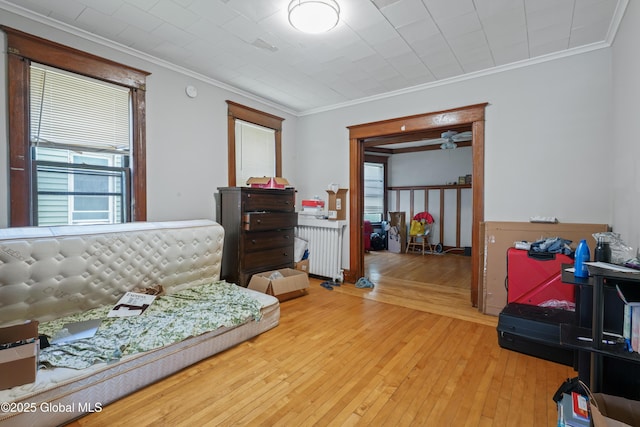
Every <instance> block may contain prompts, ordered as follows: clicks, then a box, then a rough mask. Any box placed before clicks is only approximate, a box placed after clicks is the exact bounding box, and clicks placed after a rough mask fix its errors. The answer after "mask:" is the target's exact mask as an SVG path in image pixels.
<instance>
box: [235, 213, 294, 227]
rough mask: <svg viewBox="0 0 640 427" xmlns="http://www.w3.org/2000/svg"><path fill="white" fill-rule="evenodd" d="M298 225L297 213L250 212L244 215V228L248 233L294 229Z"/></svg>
mask: <svg viewBox="0 0 640 427" xmlns="http://www.w3.org/2000/svg"><path fill="white" fill-rule="evenodd" d="M296 225H298V214H297V213H295V212H249V213H245V214H244V215H242V228H244V230H246V231H262V230H277V229H287V228H294V227H295V226H296Z"/></svg>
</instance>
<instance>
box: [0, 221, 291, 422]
mask: <svg viewBox="0 0 640 427" xmlns="http://www.w3.org/2000/svg"><path fill="white" fill-rule="evenodd" d="M223 238H224V230H223V228H222V227H221V226H220V225H219V224H217V223H216V222H214V221H210V220H192V221H169V222H139V223H128V224H118V225H96V226H58V227H37V228H36V227H21V228H20V227H19V228H7V229H0V326H8V325H12V324H19V323H23V322H25V321H29V320H37V321H38V322H40V325H39V332H40V334H43V335H46V336H47V337H48V338H49V339H52V340H53V339H54V338H55V335H56V331H60V330H61V329H64V325H66V324H67V323H68V322H71V323H73V322H75V321H84V320H86V319H95V318H100V319H102V320H101V324H100V328H99V329H98V332H96V334H95V336H94V337H93V338H89V339H90V340H91V339H93V340H95V339H97V340H102V341H96V342H100V343H107V344H105V345H102V346H101V345H98V344H91V341H88V342H87V343H85V344H84V347H82V348H80V350H78V348H74V346H75V347H79V346H81V345H83V342H84V341H85V340H78V341H71V342H69V343H65V344H63V345H52V346H50V347H46V348H42V349H41V350H40V364H39V366H40V369H39V370H38V372H37V376H36V381H35V382H34V383H29V384H24V385H19V386H16V387H13V388H10V389H5V390H0V402H2V403H4V406H3V407H2V410H0V424H2V425H3V426H5V425H9V426H13V425H15V426H24V425H58V424H62V423H65V422H68V421H70V420H72V419H74V418H77V417H79V416H81V415H83V414H85V413H88V412H92V411H96V410H100V409H101V408H102V407H104V406H105V405H107V404H108V403H110V402H113V401H114V400H117V399H118V398H120V397H122V396H125V395H127V394H129V393H132V392H133V391H135V390H137V389H139V388H142V387H144V386H146V385H148V384H151V383H153V382H154V381H157V380H159V379H161V378H163V377H166V376H168V375H170V374H172V373H174V372H176V371H178V370H180V369H182V368H185V367H187V366H189V365H191V364H193V363H196V362H198V361H200V360H202V359H205V358H207V357H209V356H211V355H214V354H216V353H218V352H220V351H223V350H225V349H227V348H230V347H232V346H234V345H236V344H238V343H240V342H243V341H245V340H248V339H250V338H252V337H255V336H257V335H259V334H261V333H263V332H265V331H267V330H269V329H271V328H273V327H275V326H277V324H278V322H279V317H280V306H279V303H278V300H277V299H276V298H275V297H272V296H270V295H266V294H262V293H259V292H255V291H252V290H250V289H245V288H242V287H239V286H236V285H234V284H228V283H226V282H224V281H220V280H219V277H220V263H221V259H222V247H223ZM129 291H135V292H137V293H159V295H156V297H155V298H156V299H155V300H154V301H153V303H152V304H151V305H150V306H149V308H147V309H146V310H145V311H144V312H143V313H142V314H141V315H139V316H131V319H124V318H119V317H116V318H109V317H108V312H109V311H110V310H111V309H113V308H114V305H116V303H118V301H119V300H120V298H121V297H122V296H123V295H124V294H125V293H127V292H129ZM172 304H174V305H176V307H177V308H176V310H175V313H178V314H177V315H176V314H171V315H169V314H168V313H169V309H168V308H167V307H169V306H172ZM207 310H208V311H207ZM144 319H146V320H144ZM128 320H131V322H133V323H126V321H128ZM123 322H125V323H123ZM136 322H137V323H141V324H143V326H142V327H141V329H140V330H138V329H135V328H137V327H138V326H139V325H138V326H132V325H135V324H136ZM112 325H116V326H117V328H116V332H115V334H116V336H118V335H117V334H118V333H122V331H129V335H131V336H132V337H133V338H130V337H129V338H127V340H124V341H117V342H116V343H115V344H113V343H112V342H111V341H109V340H111V339H112V336H110V335H109V333H112V332H103V331H106V329H107V326H109V327H111V326H112ZM145 328H146V329H145ZM134 330H135V331H136V332H135V333H134V332H132V331H134ZM155 331H162V332H163V333H161V334H160V333H154V332H155ZM167 331H171V332H167ZM164 332H166V334H165V333H164ZM121 335H122V334H121ZM164 335H170V337H163V336H164ZM160 338H162V339H160ZM110 345H111V346H112V347H109V346H110ZM66 346H69V350H68V351H67V350H61V349H62V348H66ZM88 347H96V348H97V349H98V350H99V351H98V353H97V354H94V353H91V354H90V355H89V356H87V354H86V351H85V350H86V349H87V348H88ZM112 350H113V351H112ZM100 351H101V353H100ZM78 354H80V355H81V357H79V356H78ZM7 403H8V404H9V405H8V406H7Z"/></svg>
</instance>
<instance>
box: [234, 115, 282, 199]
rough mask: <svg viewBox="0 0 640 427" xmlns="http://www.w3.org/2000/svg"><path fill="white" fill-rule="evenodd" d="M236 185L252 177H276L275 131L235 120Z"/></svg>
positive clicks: (242, 183)
mask: <svg viewBox="0 0 640 427" xmlns="http://www.w3.org/2000/svg"><path fill="white" fill-rule="evenodd" d="M235 134H236V185H239V186H240V185H244V184H245V183H246V182H247V180H248V179H249V178H251V177H252V176H257V177H260V176H276V150H275V131H274V130H273V129H269V128H265V127H263V126H258V125H254V124H252V123H248V122H245V121H242V120H236V130H235Z"/></svg>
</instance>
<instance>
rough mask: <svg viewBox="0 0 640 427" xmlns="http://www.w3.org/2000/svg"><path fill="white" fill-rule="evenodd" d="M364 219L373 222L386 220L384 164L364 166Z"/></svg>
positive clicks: (366, 163)
mask: <svg viewBox="0 0 640 427" xmlns="http://www.w3.org/2000/svg"><path fill="white" fill-rule="evenodd" d="M363 213H364V219H365V220H369V221H372V222H379V221H382V219H383V218H384V164H382V163H368V162H365V164H364V209H363Z"/></svg>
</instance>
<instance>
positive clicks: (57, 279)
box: [0, 220, 224, 326]
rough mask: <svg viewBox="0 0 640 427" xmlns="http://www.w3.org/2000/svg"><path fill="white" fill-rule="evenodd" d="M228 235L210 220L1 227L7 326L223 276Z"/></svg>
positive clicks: (2, 311)
mask: <svg viewBox="0 0 640 427" xmlns="http://www.w3.org/2000/svg"><path fill="white" fill-rule="evenodd" d="M223 238H224V229H223V228H222V226H220V225H219V224H218V223H216V222H214V221H210V220H193V221H168V222H136V223H126V224H116V225H80V226H57V227H16V228H6V229H0V326H2V325H9V324H15V323H20V322H23V321H26V320H30V319H36V320H39V321H48V320H53V319H56V318H59V317H62V316H66V315H69V314H73V313H76V312H79V311H84V310H87V309H90V308H95V307H100V306H103V305H105V304H114V303H115V302H117V300H118V299H119V298H120V297H121V296H122V295H123V294H124V293H125V292H127V291H129V290H132V289H134V288H136V287H150V286H153V285H158V284H159V285H162V286H163V288H164V291H165V292H166V293H173V292H176V291H179V290H182V289H185V288H188V287H191V286H195V285H199V284H204V283H207V282H211V281H213V280H218V279H219V278H220V262H221V260H222V247H223Z"/></svg>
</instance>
